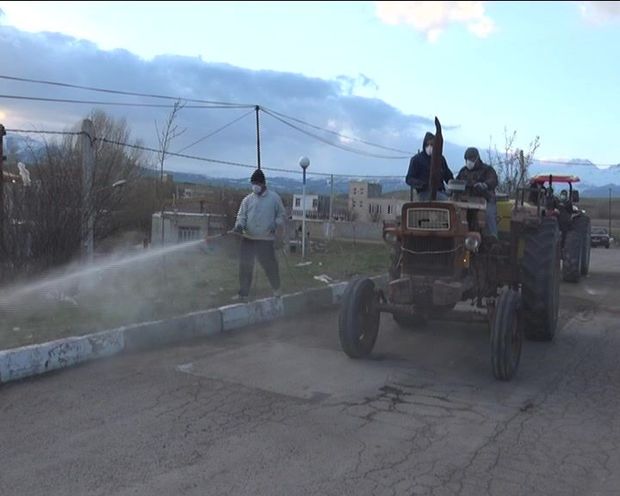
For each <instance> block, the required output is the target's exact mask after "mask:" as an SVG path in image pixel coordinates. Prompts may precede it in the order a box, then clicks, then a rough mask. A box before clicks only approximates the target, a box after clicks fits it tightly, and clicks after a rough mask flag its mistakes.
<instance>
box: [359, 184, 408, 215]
mask: <svg viewBox="0 0 620 496" xmlns="http://www.w3.org/2000/svg"><path fill="white" fill-rule="evenodd" d="M381 194H382V188H381V184H379V183H370V182H368V181H351V182H350V183H349V211H350V213H351V217H352V219H351V220H356V221H359V222H383V221H395V220H396V219H397V218H398V217H400V214H401V210H402V207H403V203H404V201H403V200H397V199H396V198H385V197H382V196H381Z"/></svg>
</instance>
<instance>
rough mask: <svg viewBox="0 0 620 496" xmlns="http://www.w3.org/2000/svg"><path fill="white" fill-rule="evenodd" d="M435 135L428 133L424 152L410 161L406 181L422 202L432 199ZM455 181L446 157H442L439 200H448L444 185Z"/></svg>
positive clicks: (425, 138)
mask: <svg viewBox="0 0 620 496" xmlns="http://www.w3.org/2000/svg"><path fill="white" fill-rule="evenodd" d="M434 140H435V135H434V134H433V133H426V134H425V135H424V140H423V141H422V151H420V152H418V153H417V154H416V155H414V156H413V157H411V160H409V170H408V171H407V177H406V179H405V181H406V182H407V184H408V185H409V186H411V187H412V188H415V190H416V192H417V193H418V199H419V200H420V201H428V200H430V198H431V188H430V175H431V155H432V153H433V141H434ZM450 179H454V176H453V175H452V171H451V170H450V168H449V167H448V163H447V162H446V159H445V158H444V156H443V155H442V156H441V182H440V184H439V189H438V190H437V199H438V200H447V199H448V195H446V193H445V186H444V183H447V182H448V181H449V180H450Z"/></svg>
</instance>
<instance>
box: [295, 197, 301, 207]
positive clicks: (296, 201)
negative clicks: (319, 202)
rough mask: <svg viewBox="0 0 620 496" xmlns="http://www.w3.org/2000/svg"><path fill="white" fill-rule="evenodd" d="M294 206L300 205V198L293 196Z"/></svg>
mask: <svg viewBox="0 0 620 496" xmlns="http://www.w3.org/2000/svg"><path fill="white" fill-rule="evenodd" d="M295 206H296V207H301V198H295Z"/></svg>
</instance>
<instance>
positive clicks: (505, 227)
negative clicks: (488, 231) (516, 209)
mask: <svg viewBox="0 0 620 496" xmlns="http://www.w3.org/2000/svg"><path fill="white" fill-rule="evenodd" d="M513 206H514V201H510V200H508V199H505V200H504V199H502V200H500V199H498V200H497V230H498V231H499V232H502V233H509V232H510V218H511V215H512V208H513Z"/></svg>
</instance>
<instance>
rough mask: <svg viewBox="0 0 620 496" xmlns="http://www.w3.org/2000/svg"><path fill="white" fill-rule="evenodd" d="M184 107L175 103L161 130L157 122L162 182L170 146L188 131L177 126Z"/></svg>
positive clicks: (177, 102)
mask: <svg viewBox="0 0 620 496" xmlns="http://www.w3.org/2000/svg"><path fill="white" fill-rule="evenodd" d="M183 107H185V104H184V103H182V102H181V100H177V101H176V102H174V106H173V107H172V110H171V111H170V113H169V114H168V117H167V118H166V120H165V121H164V122H163V124H162V126H161V130H160V129H159V127H160V126H159V125H158V124H157V121H155V130H156V131H157V140H158V141H159V156H158V157H157V161H158V163H159V179H160V181H161V182H163V180H164V164H165V162H166V156H167V155H168V153H169V150H170V145H171V144H172V142H173V141H174V140H175V139H177V138H178V137H179V136H181V135H182V134H183V133H185V131H187V128H180V127H179V126H178V125H177V124H176V121H177V118H178V116H179V112H180V111H181V110H182V109H183Z"/></svg>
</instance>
